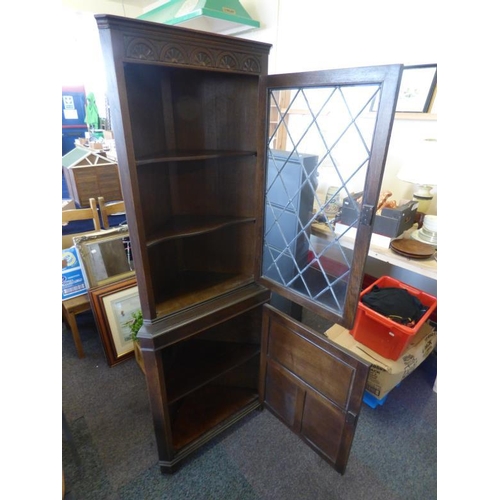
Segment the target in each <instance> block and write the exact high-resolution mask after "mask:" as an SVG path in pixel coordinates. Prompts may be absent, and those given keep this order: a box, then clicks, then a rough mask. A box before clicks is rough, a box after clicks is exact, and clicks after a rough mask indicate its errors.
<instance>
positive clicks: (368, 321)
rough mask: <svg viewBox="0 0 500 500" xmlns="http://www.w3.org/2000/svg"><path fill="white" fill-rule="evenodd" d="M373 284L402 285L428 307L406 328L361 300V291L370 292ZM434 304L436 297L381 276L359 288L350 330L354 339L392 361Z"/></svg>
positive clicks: (407, 342)
mask: <svg viewBox="0 0 500 500" xmlns="http://www.w3.org/2000/svg"><path fill="white" fill-rule="evenodd" d="M374 286H378V287H379V288H388V287H396V288H405V289H406V290H408V292H409V293H410V294H411V295H413V296H414V297H417V299H418V300H420V302H422V304H423V305H424V306H427V307H428V309H427V311H426V312H425V314H424V315H423V316H422V317H421V318H420V320H419V321H418V323H417V324H416V325H415V326H414V327H411V328H410V327H408V326H405V325H401V324H400V323H396V322H395V321H393V320H392V319H390V318H388V317H387V316H384V315H382V314H379V313H378V312H376V311H374V310H373V309H371V308H369V307H368V306H366V305H365V304H363V303H362V302H361V298H362V297H363V295H365V294H367V293H368V292H370V291H371V290H372V288H373V287H374ZM436 307H437V299H436V297H434V296H432V295H429V294H428V293H425V292H423V291H422V290H418V289H417V288H413V287H411V286H409V285H407V284H406V283H403V282H401V281H398V280H397V279H394V278H391V277H390V276H382V277H381V278H379V279H378V280H377V281H375V282H374V283H372V284H371V285H370V286H369V287H368V288H366V289H365V290H363V291H362V292H361V294H360V301H359V304H358V311H357V313H356V319H355V321H354V326H353V328H352V330H351V331H350V333H351V335H352V336H353V337H354V339H355V340H356V341H357V342H360V343H361V344H364V345H365V346H367V347H369V348H370V349H373V350H374V351H375V352H377V353H378V354H380V355H381V356H383V357H384V358H387V359H392V360H394V361H396V360H398V359H399V357H400V356H401V354H402V353H403V352H404V350H405V349H406V347H407V346H408V344H409V343H410V341H411V339H412V337H413V335H415V334H416V333H417V332H418V331H419V329H420V328H421V327H422V325H423V324H424V323H425V322H426V321H427V320H428V319H429V316H430V315H431V314H432V313H433V312H434V310H435V309H436Z"/></svg>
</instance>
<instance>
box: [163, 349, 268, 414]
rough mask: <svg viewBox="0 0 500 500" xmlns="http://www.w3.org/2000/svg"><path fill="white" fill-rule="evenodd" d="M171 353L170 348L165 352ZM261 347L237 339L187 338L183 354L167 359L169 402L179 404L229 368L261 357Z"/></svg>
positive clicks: (167, 354)
mask: <svg viewBox="0 0 500 500" xmlns="http://www.w3.org/2000/svg"><path fill="white" fill-rule="evenodd" d="M164 352H165V356H166V357H168V356H169V351H168V350H167V351H164ZM259 352H260V346H259V345H255V344H240V343H236V342H214V341H203V340H191V341H186V342H184V344H183V345H182V346H181V349H180V354H179V355H178V356H176V358H175V359H174V360H173V361H170V362H166V363H165V365H166V372H167V373H165V381H166V384H167V392H168V395H169V398H168V404H169V405H172V404H173V403H176V402H177V401H178V400H179V399H180V398H183V397H185V396H187V395H189V394H190V393H192V392H194V391H196V390H198V389H200V388H201V387H203V386H205V385H209V384H210V383H211V382H212V381H213V380H215V379H216V378H218V377H220V376H221V375H223V374H224V373H226V372H228V371H229V370H232V369H234V368H235V367H237V366H239V365H241V364H243V363H245V362H246V361H248V360H249V359H251V358H252V357H254V356H258V355H259Z"/></svg>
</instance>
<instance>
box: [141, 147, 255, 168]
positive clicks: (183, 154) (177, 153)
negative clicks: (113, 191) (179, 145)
mask: <svg viewBox="0 0 500 500" xmlns="http://www.w3.org/2000/svg"><path fill="white" fill-rule="evenodd" d="M256 155H257V153H256V152H255V151H212V150H198V151H189V150H174V151H162V152H159V153H155V154H153V155H149V156H147V157H142V158H136V163H137V166H141V165H151V164H153V163H165V162H172V161H196V160H210V159H216V158H238V157H243V156H256Z"/></svg>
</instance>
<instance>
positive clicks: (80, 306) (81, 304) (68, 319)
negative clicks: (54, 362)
mask: <svg viewBox="0 0 500 500" xmlns="http://www.w3.org/2000/svg"><path fill="white" fill-rule="evenodd" d="M89 202H90V208H76V209H70V210H63V211H62V222H63V224H64V223H68V222H71V221H82V220H92V221H93V222H94V229H95V231H100V230H101V225H100V221H99V213H98V211H97V203H96V200H95V198H90V199H89ZM91 232H92V231H91ZM82 234H89V233H88V232H87V233H76V234H67V235H63V238H62V248H63V249H65V248H69V247H71V246H72V245H73V237H75V236H80V235H82ZM90 310H91V306H90V300H89V297H88V294H87V293H86V294H84V295H80V296H78V297H73V298H71V299H67V300H63V301H62V317H63V320H64V323H65V324H66V326H67V327H68V328H69V329H70V330H71V335H72V336H73V341H74V343H75V347H76V352H77V354H78V357H79V358H84V357H85V353H84V351H83V346H82V341H81V338H80V332H79V330H78V324H77V321H76V316H77V315H78V314H80V313H83V312H86V311H90Z"/></svg>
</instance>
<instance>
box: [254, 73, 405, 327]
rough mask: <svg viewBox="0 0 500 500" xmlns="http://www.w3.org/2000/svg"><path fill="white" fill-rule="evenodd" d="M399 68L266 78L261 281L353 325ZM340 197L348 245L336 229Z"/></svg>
mask: <svg viewBox="0 0 500 500" xmlns="http://www.w3.org/2000/svg"><path fill="white" fill-rule="evenodd" d="M401 70H402V67H401V66H400V65H389V66H375V67H367V68H353V69H343V70H330V71H319V72H312V73H298V74H288V75H271V76H269V77H268V80H267V81H268V84H267V103H268V130H267V132H268V133H267V154H266V156H267V159H266V160H267V166H266V182H265V204H264V244H263V249H262V277H261V282H262V283H263V284H265V285H266V286H267V287H268V288H270V289H271V290H272V291H273V294H274V295H275V296H276V294H278V295H279V296H280V297H282V298H283V299H284V300H287V301H291V302H293V303H294V304H298V305H299V306H305V307H307V308H309V309H310V310H312V311H314V312H315V313H317V314H320V315H322V316H323V317H325V318H327V319H329V320H331V321H332V322H335V323H339V324H341V325H343V326H344V327H346V328H350V327H352V324H353V322H354V317H355V313H356V307H357V303H358V297H359V292H360V290H361V283H362V278H363V268H364V265H365V261H366V257H367V253H368V248H369V243H370V237H371V231H372V224H373V219H374V216H375V212H376V207H377V201H378V198H379V193H380V187H381V183H382V175H383V171H384V165H385V160H386V156H387V150H388V146H389V139H390V133H391V129H392V123H393V119H394V111H395V104H396V98H397V91H398V87H399V82H400V78H401ZM345 200H348V201H349V202H350V205H351V206H354V207H355V209H356V210H357V213H358V217H357V218H356V220H355V221H354V222H353V223H352V228H355V229H356V237H355V239H354V243H352V239H349V240H350V243H346V241H347V238H346V235H345V233H346V230H345V229H344V230H343V231H339V229H338V224H337V222H338V215H339V211H340V210H342V205H343V203H344V201H345Z"/></svg>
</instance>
